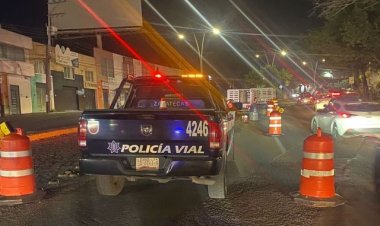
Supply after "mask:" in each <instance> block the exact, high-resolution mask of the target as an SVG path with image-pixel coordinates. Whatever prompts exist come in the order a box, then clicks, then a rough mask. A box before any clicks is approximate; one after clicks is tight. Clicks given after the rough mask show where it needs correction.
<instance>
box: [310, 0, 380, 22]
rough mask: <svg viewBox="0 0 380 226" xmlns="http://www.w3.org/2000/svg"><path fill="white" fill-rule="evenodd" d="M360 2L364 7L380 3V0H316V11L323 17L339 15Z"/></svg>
mask: <svg viewBox="0 0 380 226" xmlns="http://www.w3.org/2000/svg"><path fill="white" fill-rule="evenodd" d="M356 4H360V5H362V7H363V9H367V8H372V7H375V6H377V5H379V4H380V1H379V0H314V5H315V8H314V11H315V12H317V13H319V16H321V17H323V18H330V17H333V16H336V15H338V14H339V13H341V12H342V11H345V10H346V9H347V8H349V7H351V6H353V5H356Z"/></svg>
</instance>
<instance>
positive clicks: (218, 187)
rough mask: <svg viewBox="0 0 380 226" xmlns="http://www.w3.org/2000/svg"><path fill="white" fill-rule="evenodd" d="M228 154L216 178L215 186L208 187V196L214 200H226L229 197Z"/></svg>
mask: <svg viewBox="0 0 380 226" xmlns="http://www.w3.org/2000/svg"><path fill="white" fill-rule="evenodd" d="M226 155H227V153H225V154H224V158H223V165H222V168H221V169H220V172H219V174H218V175H217V176H215V178H214V179H215V184H213V185H208V196H209V197H210V198H212V199H224V198H226V195H227V158H226Z"/></svg>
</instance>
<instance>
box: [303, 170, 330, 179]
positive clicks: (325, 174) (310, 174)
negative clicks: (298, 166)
mask: <svg viewBox="0 0 380 226" xmlns="http://www.w3.org/2000/svg"><path fill="white" fill-rule="evenodd" d="M301 176H304V177H307V178H309V177H331V176H334V169H332V170H329V171H318V170H308V169H302V170H301Z"/></svg>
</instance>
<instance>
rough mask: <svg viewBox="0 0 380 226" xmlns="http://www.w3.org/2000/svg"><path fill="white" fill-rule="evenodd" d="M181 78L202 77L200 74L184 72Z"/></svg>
mask: <svg viewBox="0 0 380 226" xmlns="http://www.w3.org/2000/svg"><path fill="white" fill-rule="evenodd" d="M182 78H203V75H202V74H185V75H182Z"/></svg>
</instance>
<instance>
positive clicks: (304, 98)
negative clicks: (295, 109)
mask: <svg viewBox="0 0 380 226" xmlns="http://www.w3.org/2000/svg"><path fill="white" fill-rule="evenodd" d="M297 103H299V104H312V103H313V96H312V95H311V93H309V92H303V93H300V96H299V97H298V101H297Z"/></svg>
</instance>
